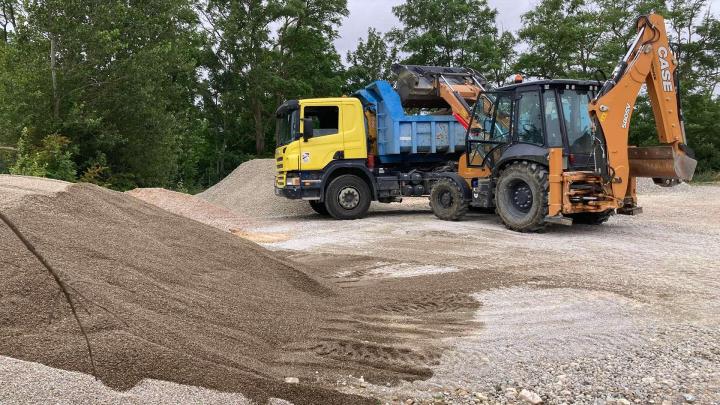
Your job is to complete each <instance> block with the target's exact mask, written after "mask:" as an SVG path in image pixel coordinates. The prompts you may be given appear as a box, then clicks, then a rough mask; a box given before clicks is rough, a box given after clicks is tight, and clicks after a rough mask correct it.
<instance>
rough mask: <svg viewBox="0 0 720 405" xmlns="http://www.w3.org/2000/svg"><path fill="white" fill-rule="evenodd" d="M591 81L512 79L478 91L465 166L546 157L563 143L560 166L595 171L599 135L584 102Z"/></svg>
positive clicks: (599, 150)
mask: <svg viewBox="0 0 720 405" xmlns="http://www.w3.org/2000/svg"><path fill="white" fill-rule="evenodd" d="M597 90H598V85H597V83H596V82H590V81H579V80H543V81H535V82H525V83H518V84H512V85H509V86H505V87H501V88H498V89H496V90H494V91H491V92H486V93H483V94H481V95H480V97H479V98H478V101H477V102H476V104H475V106H474V107H473V120H474V123H473V125H471V126H470V129H469V130H468V135H467V146H466V150H467V153H468V162H472V164H470V165H469V166H474V167H487V168H489V169H494V168H496V167H497V166H500V165H502V164H503V162H505V161H508V160H516V159H525V160H531V161H537V162H539V163H546V155H547V153H548V151H547V150H548V148H562V149H563V156H564V157H565V161H564V168H565V169H572V170H578V171H584V170H588V171H595V170H597V169H598V167H600V166H602V165H603V164H602V159H604V158H605V157H604V156H605V154H604V147H603V145H604V141H603V140H602V139H598V137H597V136H596V135H594V134H593V132H592V129H591V120H590V114H589V112H588V104H589V102H590V100H591V99H592V97H593V96H594V94H595V92H597Z"/></svg>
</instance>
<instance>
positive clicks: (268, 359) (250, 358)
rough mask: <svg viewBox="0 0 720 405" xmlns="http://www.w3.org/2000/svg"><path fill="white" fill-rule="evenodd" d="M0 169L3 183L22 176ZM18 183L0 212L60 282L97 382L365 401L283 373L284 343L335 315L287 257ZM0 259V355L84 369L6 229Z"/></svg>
mask: <svg viewBox="0 0 720 405" xmlns="http://www.w3.org/2000/svg"><path fill="white" fill-rule="evenodd" d="M4 177H6V178H4V179H0V185H2V184H5V183H12V182H13V181H15V182H18V181H21V180H18V179H13V180H12V181H9V180H7V177H8V176H4ZM36 181H37V180H36ZM40 182H41V183H43V181H40ZM36 186H37V185H36ZM0 187H4V188H3V190H6V189H9V188H12V187H9V186H0ZM16 188H17V187H16ZM20 188H21V189H20V190H18V191H17V192H16V193H14V195H15V197H14V199H11V198H7V197H6V198H4V200H5V201H6V202H5V203H4V205H3V212H4V214H5V215H6V216H7V217H8V218H10V220H11V221H12V222H13V223H14V224H15V225H16V226H17V228H18V229H19V230H20V231H21V232H22V234H24V235H25V237H26V238H27V239H28V240H29V241H30V242H31V243H32V244H33V245H35V247H36V248H37V250H38V251H39V252H40V253H41V254H42V256H44V257H45V259H46V260H47V262H49V263H50V264H51V265H52V266H53V267H55V268H56V269H57V271H58V273H59V275H60V277H61V279H62V280H64V282H65V283H66V284H67V286H68V289H69V293H70V295H71V296H72V300H73V302H74V303H75V305H76V306H77V307H78V315H79V318H80V319H81V321H82V323H83V325H84V326H85V329H86V330H87V332H88V335H89V339H90V342H91V344H92V347H93V351H94V355H95V364H96V367H97V375H98V377H99V378H100V379H101V380H102V381H103V382H104V383H105V384H107V385H108V386H110V387H112V388H116V389H128V388H131V387H133V386H135V385H136V384H138V383H139V382H140V381H141V380H142V379H144V378H152V379H158V380H166V381H172V382H176V383H180V384H187V385H193V386H202V387H207V388H212V389H217V390H223V391H234V392H238V391H239V392H242V393H243V394H244V395H246V396H248V397H249V398H250V399H252V400H255V401H261V402H262V401H265V400H267V398H269V397H279V398H284V399H288V400H290V401H292V402H295V403H331V402H332V403H348V402H357V401H363V400H364V399H361V398H358V397H347V396H344V395H343V394H339V393H337V392H334V391H330V390H325V389H322V388H317V387H311V386H306V385H303V384H299V385H298V384H285V383H284V382H283V376H284V375H287V374H285V373H286V372H287V365H288V364H291V363H292V361H293V360H292V359H293V358H292V355H291V354H288V353H287V351H286V350H283V348H285V347H288V346H297V347H303V346H309V345H310V344H309V343H307V342H306V341H307V340H308V339H309V337H310V336H317V333H316V332H317V330H319V329H321V328H322V327H323V326H324V325H325V324H326V318H327V317H332V316H334V314H336V313H337V311H336V310H334V309H333V307H332V306H331V305H329V304H327V300H328V299H331V298H332V297H335V295H336V293H335V292H334V290H332V289H331V288H328V287H326V286H324V285H322V284H321V283H319V282H318V281H316V280H315V279H313V278H311V277H309V276H308V275H306V274H305V273H303V272H302V271H301V270H299V269H298V268H297V267H296V266H295V265H293V264H291V263H288V262H285V261H283V260H282V259H280V258H279V257H277V256H275V255H274V254H272V253H270V252H268V251H266V250H264V249H262V248H261V247H259V246H257V245H255V244H253V243H251V242H249V241H246V240H243V239H242V238H238V237H235V236H233V235H231V234H229V233H225V232H221V231H219V230H216V229H213V228H211V227H208V226H205V225H202V224H199V223H197V222H195V221H191V220H188V219H185V218H182V217H179V216H177V215H173V214H171V213H168V212H165V211H163V210H161V209H159V208H157V207H153V206H151V205H149V204H145V203H143V202H141V201H139V200H137V199H135V198H133V197H131V196H128V195H124V194H121V193H116V192H112V191H108V190H105V189H101V188H99V187H96V186H92V185H72V186H69V187H68V185H67V184H61V185H59V184H57V183H54V182H48V183H43V185H42V186H41V187H39V189H40V190H45V191H43V192H41V193H39V194H38V193H34V194H33V193H31V192H30V191H28V188H27V187H26V188H24V189H23V188H22V187H20ZM31 188H32V187H31ZM36 188H37V187H36ZM63 190H64V192H63ZM55 193H57V194H55ZM8 194H12V193H8ZM18 196H19V197H18ZM8 201H14V202H8ZM0 254H1V255H2V256H1V257H2V262H3V265H2V266H1V267H0V280H2V281H1V282H0V288H1V291H2V294H0V355H6V356H10V357H14V358H18V359H22V360H29V361H35V362H40V363H43V364H46V365H49V366H52V367H56V368H61V369H65V370H72V371H81V372H84V373H91V372H92V368H91V363H90V362H89V359H88V356H87V349H86V346H85V341H84V339H83V337H82V335H81V334H80V332H79V328H78V325H77V323H76V322H75V319H74V318H73V316H72V314H71V311H70V307H69V305H68V303H67V302H66V301H65V298H64V296H63V295H62V293H61V292H60V288H59V287H58V285H57V283H56V282H55V280H54V279H53V278H52V277H51V276H50V274H49V272H48V270H47V269H46V268H45V267H43V266H42V265H41V263H40V262H39V260H38V259H37V258H36V257H35V256H34V255H33V254H32V253H30V251H29V250H28V249H27V248H26V247H25V246H24V245H23V244H22V243H21V242H20V240H19V239H18V238H17V237H16V235H15V234H14V233H13V232H12V231H11V230H10V229H9V228H8V227H7V226H5V225H4V224H0ZM305 356H307V354H305ZM305 361H308V360H307V359H306V360H305ZM313 361H315V362H316V363H315V364H316V365H317V366H318V367H320V368H322V367H323V366H322V364H323V363H322V362H321V359H315V360H313ZM290 375H296V374H290Z"/></svg>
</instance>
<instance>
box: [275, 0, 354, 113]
mask: <svg viewBox="0 0 720 405" xmlns="http://www.w3.org/2000/svg"><path fill="white" fill-rule="evenodd" d="M279 12H280V18H279V28H278V30H277V33H276V38H277V39H276V41H275V43H274V47H273V63H274V64H275V66H276V67H277V71H276V72H277V74H276V81H275V82H274V83H273V84H274V92H275V96H276V101H277V102H280V101H282V100H284V99H290V98H299V97H313V96H323V97H327V96H333V95H340V94H341V93H342V88H343V85H344V74H343V66H342V62H341V58H340V55H339V54H338V53H337V50H336V49H335V46H334V44H333V41H334V40H335V39H337V37H338V27H339V26H340V25H341V23H342V19H343V18H344V17H346V16H347V15H348V10H347V0H315V1H310V0H305V1H303V0H289V1H286V2H284V4H283V7H282V8H281V9H280V11H279Z"/></svg>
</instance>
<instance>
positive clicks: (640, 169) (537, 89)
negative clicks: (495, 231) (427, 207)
mask: <svg viewBox="0 0 720 405" xmlns="http://www.w3.org/2000/svg"><path fill="white" fill-rule="evenodd" d="M637 29H638V34H637V37H636V38H635V40H634V41H633V43H632V45H631V46H630V49H629V51H628V52H627V54H626V55H625V57H624V58H623V59H622V60H621V61H620V64H619V65H618V66H617V68H616V69H615V71H614V72H613V75H612V77H611V78H610V79H608V80H607V81H606V82H605V83H598V82H594V81H579V80H544V81H533V82H526V83H516V84H513V85H509V86H505V87H502V88H498V89H494V90H493V91H483V92H481V94H480V96H479V97H478V99H477V102H476V103H475V107H474V109H473V112H472V114H471V115H472V116H471V118H470V122H469V123H468V133H467V137H466V138H467V146H466V153H465V156H463V157H462V158H461V159H460V161H459V167H458V176H457V177H456V178H454V179H453V178H447V179H441V180H440V181H438V182H436V184H434V185H433V187H432V192H431V196H430V200H431V205H432V207H433V211H434V212H435V214H436V215H437V216H438V217H439V218H442V219H446V220H457V219H459V218H461V217H462V216H463V215H464V214H465V212H466V211H467V209H468V207H485V208H495V209H496V211H497V213H498V214H499V215H500V217H501V218H502V220H503V222H504V223H505V224H506V226H507V227H508V228H510V229H513V230H516V231H539V230H541V229H543V228H544V227H545V225H546V224H549V223H560V224H572V223H573V222H578V223H590V224H600V223H603V222H605V221H606V220H607V219H608V218H609V216H610V215H612V214H614V213H618V214H625V215H635V214H638V213H640V212H642V209H641V208H640V207H639V206H638V200H637V194H636V183H637V182H636V179H637V178H638V177H649V178H653V179H654V180H655V182H656V183H657V184H659V185H662V186H672V185H675V184H678V183H679V182H681V181H689V180H691V179H692V177H693V173H694V171H695V167H696V165H697V162H696V161H695V159H694V158H693V153H692V151H691V150H690V149H689V148H688V146H687V144H686V139H685V129H684V126H683V116H682V111H681V106H680V101H679V98H678V97H679V94H678V81H677V75H676V69H677V67H678V66H677V65H678V61H677V59H676V58H675V56H674V54H673V51H672V49H671V47H670V44H669V41H668V37H667V33H666V28H665V21H664V19H663V18H662V17H661V16H660V15H658V14H650V15H647V16H642V17H641V18H639V19H638V20H637ZM643 84H646V85H647V92H648V95H649V97H650V102H651V104H652V108H653V113H654V115H655V121H656V126H657V132H658V136H659V141H660V145H659V146H654V147H633V146H629V144H628V131H629V129H630V121H631V119H632V114H633V110H634V106H635V103H636V100H637V97H638V95H639V93H640V91H641V88H642V86H643ZM487 99H492V100H493V106H492V107H491V108H490V109H488V106H487V103H486V100H487Z"/></svg>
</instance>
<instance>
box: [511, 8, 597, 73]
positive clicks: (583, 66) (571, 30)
mask: <svg viewBox="0 0 720 405" xmlns="http://www.w3.org/2000/svg"><path fill="white" fill-rule="evenodd" d="M522 21H523V27H522V28H521V29H520V31H519V32H518V37H519V38H520V41H522V42H525V43H527V44H528V46H529V48H528V50H527V52H525V53H523V54H522V55H521V56H520V57H519V59H518V61H517V65H516V67H517V69H518V70H519V71H521V72H523V73H524V74H526V75H528V76H532V77H539V78H560V77H589V76H590V75H591V74H592V71H591V70H592V65H593V63H592V60H593V58H594V57H595V56H596V54H597V51H598V49H597V48H598V45H599V43H598V38H599V37H600V34H601V33H602V32H603V27H602V26H601V25H600V24H598V23H597V19H596V15H595V14H594V13H593V12H592V11H590V8H589V7H588V5H587V2H586V1H585V0H571V1H563V0H543V1H541V2H540V4H538V6H537V7H536V8H535V9H533V10H531V11H529V12H527V13H526V14H524V15H523V17H522Z"/></svg>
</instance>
